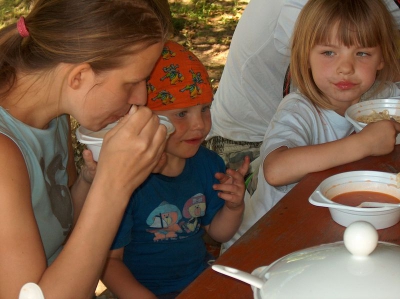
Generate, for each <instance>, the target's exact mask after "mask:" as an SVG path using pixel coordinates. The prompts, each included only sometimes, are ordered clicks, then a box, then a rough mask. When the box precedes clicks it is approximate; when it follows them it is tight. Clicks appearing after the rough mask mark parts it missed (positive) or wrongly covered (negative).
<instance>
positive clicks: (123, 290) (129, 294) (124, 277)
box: [102, 248, 157, 299]
mask: <svg viewBox="0 0 400 299" xmlns="http://www.w3.org/2000/svg"><path fill="white" fill-rule="evenodd" d="M123 256H124V248H120V249H116V250H111V251H110V254H109V255H108V259H107V262H106V266H105V267H104V272H103V275H102V281H103V283H104V284H105V285H106V286H107V288H108V289H110V291H111V292H112V293H113V294H114V295H116V296H117V297H118V298H119V299H137V298H143V299H156V298H157V297H156V296H155V295H154V294H153V293H152V292H151V291H150V290H148V289H147V288H146V287H144V286H143V285H142V284H141V283H139V282H138V281H137V280H136V279H135V277H134V276H133V275H132V273H131V271H129V269H128V268H127V267H126V266H125V264H124V263H123Z"/></svg>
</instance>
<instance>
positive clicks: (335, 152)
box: [263, 120, 400, 186]
mask: <svg viewBox="0 0 400 299" xmlns="http://www.w3.org/2000/svg"><path fill="white" fill-rule="evenodd" d="M398 132H400V124H399V123H397V122H394V121H388V120H387V121H379V122H376V123H371V124H369V125H367V126H366V127H365V128H364V129H363V130H362V131H361V132H360V133H358V134H352V135H350V136H348V137H345V138H343V139H339V140H336V141H332V142H328V143H323V144H317V145H310V146H301V147H296V148H287V147H280V148H278V149H276V150H274V151H272V152H271V153H270V154H269V155H268V156H267V157H266V158H265V160H264V162H263V171H264V177H265V179H266V181H267V182H268V183H269V184H270V185H272V186H282V185H288V184H291V183H296V182H298V181H299V180H300V179H302V178H303V177H304V176H305V175H306V174H308V173H311V172H316V171H322V170H325V169H329V168H332V167H335V166H339V165H343V164H346V163H350V162H353V161H357V160H360V159H362V158H365V157H367V156H379V155H385V154H388V153H390V152H391V151H392V150H393V148H394V145H395V140H396V135H397V133H398Z"/></svg>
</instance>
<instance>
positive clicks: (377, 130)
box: [358, 120, 400, 156]
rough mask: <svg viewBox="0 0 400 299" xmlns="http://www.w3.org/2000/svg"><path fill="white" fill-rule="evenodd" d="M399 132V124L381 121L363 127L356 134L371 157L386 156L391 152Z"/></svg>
mask: <svg viewBox="0 0 400 299" xmlns="http://www.w3.org/2000/svg"><path fill="white" fill-rule="evenodd" d="M399 132H400V123H398V122H396V121H392V120H381V121H378V122H375V123H370V124H368V125H367V126H365V128H364V129H362V130H361V132H359V133H358V134H360V136H362V137H363V144H365V147H366V148H367V149H368V150H369V151H370V153H369V154H370V155H371V156H380V155H386V154H388V153H390V152H391V151H393V148H394V146H395V144H396V136H397V134H398V133H399Z"/></svg>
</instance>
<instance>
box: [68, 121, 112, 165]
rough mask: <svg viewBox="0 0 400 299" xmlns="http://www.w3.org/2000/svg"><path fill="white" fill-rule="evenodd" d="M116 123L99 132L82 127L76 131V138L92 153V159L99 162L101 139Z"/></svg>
mask: <svg viewBox="0 0 400 299" xmlns="http://www.w3.org/2000/svg"><path fill="white" fill-rule="evenodd" d="M116 124H117V123H116V122H115V123H112V124H109V125H108V126H107V127H105V128H104V129H102V130H100V131H96V132H95V131H91V130H88V129H86V128H84V127H82V126H79V127H78V128H77V129H76V133H75V134H76V138H77V139H78V141H79V142H80V143H83V144H86V147H87V148H88V149H89V150H90V151H91V152H92V155H93V159H94V160H95V161H98V160H99V155H100V150H101V146H102V145H103V138H104V136H105V135H106V134H107V132H108V131H110V130H111V129H112V128H113V127H115V125H116Z"/></svg>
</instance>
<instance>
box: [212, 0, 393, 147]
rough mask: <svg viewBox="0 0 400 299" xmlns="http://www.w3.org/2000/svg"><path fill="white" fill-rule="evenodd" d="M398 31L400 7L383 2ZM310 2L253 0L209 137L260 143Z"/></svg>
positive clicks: (214, 111) (215, 107)
mask: <svg viewBox="0 0 400 299" xmlns="http://www.w3.org/2000/svg"><path fill="white" fill-rule="evenodd" d="M384 1H385V3H386V5H387V7H388V9H389V11H390V12H391V13H392V15H393V17H394V19H395V21H396V23H397V26H398V28H399V29H400V9H399V7H398V6H397V5H396V4H395V2H394V0H384ZM305 3H307V0H251V1H250V2H249V4H248V5H247V7H246V9H245V11H244V12H243V15H242V17H241V19H240V20H239V23H238V25H237V27H236V30H235V32H234V34H233V37H232V43H231V46H230V50H229V55H228V58H227V61H226V65H225V68H224V71H223V73H222V77H221V81H220V84H219V87H218V89H217V92H216V94H215V97H214V101H213V104H212V107H211V118H212V128H211V131H210V133H209V135H208V137H207V139H209V138H211V137H213V136H222V137H224V138H227V139H230V140H234V141H248V142H259V141H262V140H263V136H264V134H265V131H266V130H267V127H268V125H269V122H270V120H271V119H272V116H273V115H274V113H275V111H276V109H277V107H278V105H279V103H280V102H281V100H282V98H283V96H282V95H283V82H284V77H285V73H286V70H287V67H288V65H289V62H290V50H289V44H290V37H291V35H292V32H293V28H294V24H295V22H296V19H297V17H298V14H299V13H300V10H301V9H302V7H303V6H304V4H305Z"/></svg>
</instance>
